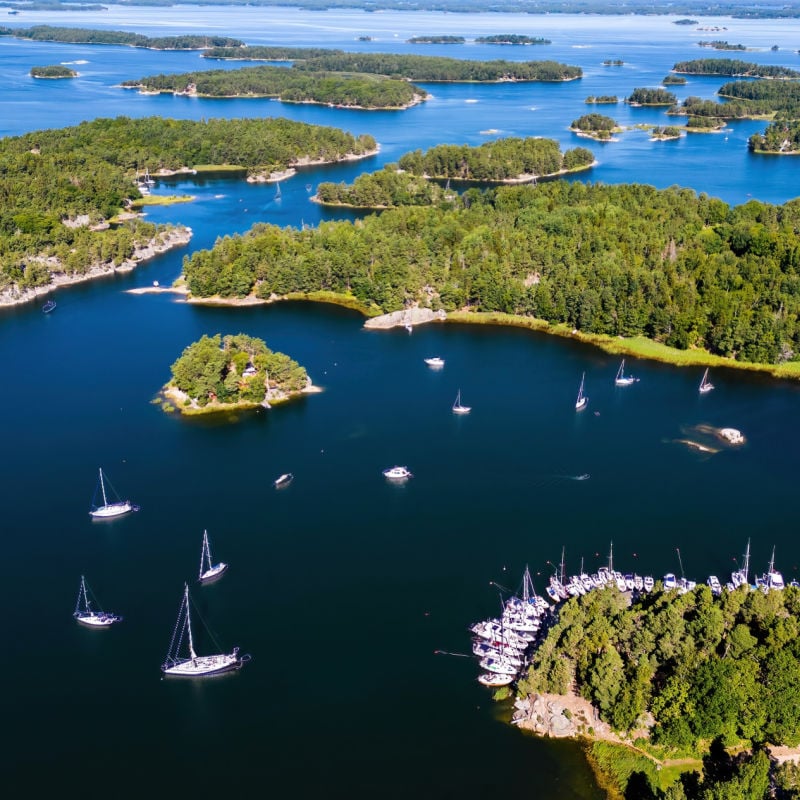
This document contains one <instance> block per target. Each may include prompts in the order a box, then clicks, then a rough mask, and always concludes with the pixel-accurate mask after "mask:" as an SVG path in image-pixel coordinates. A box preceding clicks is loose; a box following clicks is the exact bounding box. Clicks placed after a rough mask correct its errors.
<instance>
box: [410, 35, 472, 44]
mask: <svg viewBox="0 0 800 800" xmlns="http://www.w3.org/2000/svg"><path fill="white" fill-rule="evenodd" d="M407 41H408V43H409V44H464V42H466V41H467V40H466V39H465V38H464V37H463V36H412V37H411V38H410V39H408V40H407Z"/></svg>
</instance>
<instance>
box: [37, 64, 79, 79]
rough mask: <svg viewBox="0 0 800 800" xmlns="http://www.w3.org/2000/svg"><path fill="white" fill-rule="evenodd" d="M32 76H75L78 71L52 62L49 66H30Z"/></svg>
mask: <svg viewBox="0 0 800 800" xmlns="http://www.w3.org/2000/svg"><path fill="white" fill-rule="evenodd" d="M31 77H32V78H77V77H78V73H77V72H76V71H75V70H74V69H70V68H69V67H64V66H62V65H61V64H53V65H51V66H49V67H31Z"/></svg>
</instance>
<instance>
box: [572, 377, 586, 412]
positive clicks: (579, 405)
mask: <svg viewBox="0 0 800 800" xmlns="http://www.w3.org/2000/svg"><path fill="white" fill-rule="evenodd" d="M585 380H586V373H585V372H584V373H583V375H581V385H580V388H579V389H578V399H577V400H576V401H575V410H576V411H583V409H584V408H586V406H587V405H588V403H589V398H588V397H587V396H586V395H585V394H584V393H583V383H584V381H585Z"/></svg>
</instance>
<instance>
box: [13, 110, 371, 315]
mask: <svg viewBox="0 0 800 800" xmlns="http://www.w3.org/2000/svg"><path fill="white" fill-rule="evenodd" d="M375 148H376V144H375V140H374V139H372V138H371V137H369V136H359V137H358V138H355V137H353V136H352V135H350V134H348V133H345V132H343V131H340V130H337V129H335V128H328V127H322V126H315V125H307V124H304V123H300V122H292V121H289V120H285V119H264V120H260V119H252V120H223V119H212V120H208V121H206V122H194V121H189V120H165V119H161V118H159V117H146V118H143V119H136V120H133V119H129V118H127V117H117V118H115V119H96V120H94V121H92V122H84V123H81V124H80V125H78V126H75V127H72V128H62V129H57V130H45V131H35V132H33V133H29V134H25V135H24V136H16V137H8V138H5V139H2V140H0V197H2V198H3V203H2V205H0V303H13V302H19V301H21V300H25V299H29V298H30V297H33V296H35V292H36V291H37V290H41V289H44V288H46V287H48V286H52V285H55V284H58V283H65V282H69V281H70V280H78V279H81V278H83V277H86V276H88V275H95V274H100V273H102V272H103V271H113V270H114V269H116V268H119V267H121V266H123V264H130V263H132V260H133V261H135V260H140V259H142V258H145V257H147V256H148V254H149V255H152V254H154V252H153V250H152V248H153V247H159V248H163V247H164V246H165V245H172V246H175V245H177V244H180V243H185V241H187V240H188V238H187V237H188V232H187V231H185V230H184V231H182V232H179V233H176V232H175V231H173V230H171V229H169V228H161V227H157V226H155V225H152V224H150V223H146V222H143V221H141V220H139V219H136V218H130V217H132V216H133V215H131V214H127V215H123V217H122V218H118V215H119V214H120V212H121V211H125V210H126V209H129V207H130V205H131V203H132V201H134V200H136V199H138V198H140V196H141V195H140V192H139V190H138V188H137V186H136V181H135V176H136V173H137V171H139V170H142V171H143V170H145V169H148V170H149V171H150V173H151V174H153V175H156V174H160V173H164V172H166V173H170V172H174V171H178V170H181V169H187V168H195V167H198V166H203V165H215V166H220V165H226V164H227V165H236V166H238V167H240V168H241V170H242V176H243V177H244V175H245V174H247V173H250V174H253V175H262V174H270V173H271V172H283V171H285V170H290V169H291V168H292V167H294V166H297V165H300V164H303V163H312V162H313V163H329V162H334V161H341V160H345V159H349V158H355V157H364V156H366V155H369V154H371V153H373V152H375Z"/></svg>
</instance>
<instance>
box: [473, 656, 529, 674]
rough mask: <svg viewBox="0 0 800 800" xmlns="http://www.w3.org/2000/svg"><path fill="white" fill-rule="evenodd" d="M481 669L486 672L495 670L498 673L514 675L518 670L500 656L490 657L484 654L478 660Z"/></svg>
mask: <svg viewBox="0 0 800 800" xmlns="http://www.w3.org/2000/svg"><path fill="white" fill-rule="evenodd" d="M480 665H481V669H485V670H486V671H487V672H497V673H499V674H500V675H516V674H517V672H518V671H519V670H518V668H517V667H515V666H514V665H513V664H512V663H511V662H509V661H506V659H504V658H503V657H502V656H500V657H499V658H492V657H491V656H486V657H485V658H482V659H481V660H480Z"/></svg>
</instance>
